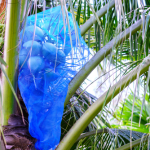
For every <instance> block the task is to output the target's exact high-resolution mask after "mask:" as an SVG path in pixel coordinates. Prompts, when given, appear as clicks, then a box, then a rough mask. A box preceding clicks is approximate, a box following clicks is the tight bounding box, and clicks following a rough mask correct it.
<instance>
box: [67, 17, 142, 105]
mask: <svg viewBox="0 0 150 150" xmlns="http://www.w3.org/2000/svg"><path fill="white" fill-rule="evenodd" d="M141 26H142V19H140V20H139V21H137V22H136V23H135V24H133V25H132V26H130V27H129V28H127V29H126V30H125V31H124V32H121V33H120V34H119V35H118V36H116V37H115V38H113V39H112V40H111V41H110V42H108V43H107V44H106V45H105V46H104V47H103V48H101V50H99V51H98V52H97V53H96V54H95V55H94V56H93V57H92V58H91V59H90V60H89V61H88V62H87V63H86V64H85V65H84V66H83V67H82V69H81V70H80V71H79V72H78V73H77V75H76V76H75V77H74V78H73V79H72V81H71V82H70V84H69V86H68V93H67V96H66V99H65V104H64V105H65V106H66V104H67V103H68V102H69V100H70V98H71V97H72V95H73V94H74V93H75V92H76V90H77V89H78V88H79V86H80V85H81V84H82V82H83V81H84V80H85V79H86V77H87V76H88V75H89V74H90V73H91V72H92V71H93V70H94V68H95V67H96V66H97V65H98V64H99V63H100V62H101V61H102V60H103V59H104V58H106V56H108V55H109V54H110V53H111V52H112V50H113V48H115V47H117V45H118V44H120V43H121V42H123V41H125V40H126V39H127V38H128V37H129V36H130V34H131V35H133V34H134V33H136V32H137V31H138V30H140V29H141Z"/></svg>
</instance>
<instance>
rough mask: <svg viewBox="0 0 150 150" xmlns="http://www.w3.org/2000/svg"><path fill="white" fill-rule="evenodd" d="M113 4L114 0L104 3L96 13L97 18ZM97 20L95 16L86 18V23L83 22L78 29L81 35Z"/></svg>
mask: <svg viewBox="0 0 150 150" xmlns="http://www.w3.org/2000/svg"><path fill="white" fill-rule="evenodd" d="M114 6H115V0H112V1H111V2H109V3H108V4H106V5H105V6H104V7H103V8H101V9H100V10H99V11H98V12H97V13H96V16H98V17H99V18H101V17H103V16H104V15H105V14H106V13H107V11H108V10H110V9H112V8H113V7H114ZM96 21H97V19H96V17H95V16H92V17H91V18H90V19H88V20H87V21H86V23H84V24H83V25H82V26H81V28H80V30H81V35H82V36H83V35H84V34H85V33H86V32H87V31H88V30H89V29H90V28H91V27H92V25H93V24H94V23H95V22H96Z"/></svg>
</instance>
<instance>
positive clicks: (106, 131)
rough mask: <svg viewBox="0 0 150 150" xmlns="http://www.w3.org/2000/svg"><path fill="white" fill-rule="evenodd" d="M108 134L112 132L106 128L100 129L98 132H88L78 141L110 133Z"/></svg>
mask: <svg viewBox="0 0 150 150" xmlns="http://www.w3.org/2000/svg"><path fill="white" fill-rule="evenodd" d="M108 132H110V131H109V130H108V129H105V128H104V129H99V130H96V131H90V132H86V133H83V134H81V135H80V137H79V138H78V139H77V141H79V140H81V139H83V138H85V137H89V136H92V135H95V134H101V133H108ZM77 141H76V142H77Z"/></svg>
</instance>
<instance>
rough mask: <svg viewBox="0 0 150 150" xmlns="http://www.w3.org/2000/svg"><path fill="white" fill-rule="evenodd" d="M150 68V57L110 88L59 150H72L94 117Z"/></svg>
mask: <svg viewBox="0 0 150 150" xmlns="http://www.w3.org/2000/svg"><path fill="white" fill-rule="evenodd" d="M149 66H150V55H149V56H147V57H146V58H145V59H144V60H143V62H142V63H141V64H139V65H138V66H137V67H135V68H134V69H133V70H132V71H130V72H129V73H128V74H127V75H125V76H123V77H122V79H120V80H119V81H118V82H117V83H116V84H114V85H113V86H112V87H110V88H109V90H108V91H106V92H105V93H104V94H103V95H102V96H101V97H100V98H99V99H98V100H97V101H96V102H95V103H94V104H92V105H91V106H90V107H89V108H88V110H87V111H86V112H85V113H84V114H83V115H82V116H81V117H80V118H79V119H78V121H77V122H76V123H75V124H74V125H73V127H72V128H71V129H70V130H69V132H68V133H67V134H66V136H65V137H64V138H63V139H62V141H61V142H60V144H59V145H58V147H57V150H66V149H68V150H69V149H70V148H71V147H72V146H73V144H74V143H75V142H76V140H77V139H78V137H79V136H80V134H81V133H82V132H83V131H84V129H85V128H86V127H87V126H88V124H89V123H90V122H91V121H92V120H93V119H94V117H95V116H96V115H97V114H98V113H99V112H100V111H101V110H102V108H103V107H104V106H105V105H107V104H108V103H109V102H110V101H111V100H112V99H113V98H114V97H115V96H116V95H117V94H119V93H120V92H121V91H122V90H123V89H125V88H126V87H127V86H128V85H129V84H130V83H132V82H133V81H134V80H135V79H136V78H137V77H138V76H140V75H142V74H143V73H145V72H147V71H148V69H149Z"/></svg>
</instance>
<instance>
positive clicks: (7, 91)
mask: <svg viewBox="0 0 150 150" xmlns="http://www.w3.org/2000/svg"><path fill="white" fill-rule="evenodd" d="M20 7H21V4H20V1H18V0H8V2H7V16H6V30H5V45H4V61H5V62H6V63H7V66H8V67H7V68H6V67H5V68H4V70H5V72H6V74H7V76H8V78H9V79H10V82H11V84H12V85H13V87H14V89H16V87H17V65H16V64H17V61H18V57H17V55H18V54H17V53H18V52H17V50H18V39H19V38H18V33H19V26H20ZM14 102H15V101H14V95H13V92H12V90H11V88H10V85H9V83H8V80H7V78H6V77H5V76H4V74H3V75H2V107H3V114H2V115H3V125H7V123H8V119H9V117H10V115H11V114H12V113H13V112H14V110H15V105H14Z"/></svg>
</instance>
